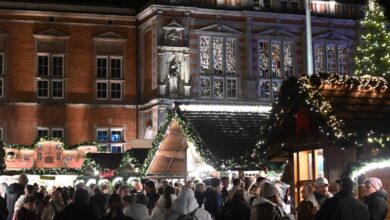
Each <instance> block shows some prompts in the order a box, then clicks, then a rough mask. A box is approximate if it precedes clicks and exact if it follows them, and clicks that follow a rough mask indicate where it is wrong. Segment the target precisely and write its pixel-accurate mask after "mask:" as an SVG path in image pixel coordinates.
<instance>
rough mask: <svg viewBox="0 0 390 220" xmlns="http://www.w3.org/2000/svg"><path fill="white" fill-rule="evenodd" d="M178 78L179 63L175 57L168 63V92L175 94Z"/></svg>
mask: <svg viewBox="0 0 390 220" xmlns="http://www.w3.org/2000/svg"><path fill="white" fill-rule="evenodd" d="M179 77H180V62H178V61H177V60H176V57H173V58H172V60H171V61H170V62H169V69H168V79H169V92H170V93H171V94H172V93H177V92H178V89H177V88H178V84H179Z"/></svg>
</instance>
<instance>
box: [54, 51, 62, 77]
mask: <svg viewBox="0 0 390 220" xmlns="http://www.w3.org/2000/svg"><path fill="white" fill-rule="evenodd" d="M51 60H52V64H51V73H52V76H55V77H63V76H64V56H63V55H53V56H52V57H51Z"/></svg>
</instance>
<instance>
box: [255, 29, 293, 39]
mask: <svg viewBox="0 0 390 220" xmlns="http://www.w3.org/2000/svg"><path fill="white" fill-rule="evenodd" d="M256 37H268V38H274V37H284V38H292V39H296V38H299V36H298V35H296V34H294V33H292V32H289V31H286V30H284V29H281V28H272V29H269V30H266V31H262V32H260V33H257V34H256Z"/></svg>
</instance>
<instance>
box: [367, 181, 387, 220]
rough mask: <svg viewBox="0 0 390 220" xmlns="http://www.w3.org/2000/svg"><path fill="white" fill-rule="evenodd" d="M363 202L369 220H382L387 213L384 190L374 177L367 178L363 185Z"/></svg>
mask: <svg viewBox="0 0 390 220" xmlns="http://www.w3.org/2000/svg"><path fill="white" fill-rule="evenodd" d="M363 193H364V196H365V197H363V202H364V204H366V205H367V206H368V211H369V213H370V220H383V219H385V218H386V214H387V211H388V208H387V197H388V194H387V192H386V190H384V189H383V187H382V181H381V180H380V179H378V178H376V177H372V178H368V179H366V180H365V181H364V183H363Z"/></svg>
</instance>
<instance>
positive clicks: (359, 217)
mask: <svg viewBox="0 0 390 220" xmlns="http://www.w3.org/2000/svg"><path fill="white" fill-rule="evenodd" d="M338 183H339V184H340V185H341V191H340V192H338V193H336V195H335V196H334V197H332V198H330V199H327V200H326V201H325V203H324V204H323V205H322V206H321V208H320V210H319V211H318V212H317V213H316V215H315V219H316V220H368V219H369V214H368V208H367V206H366V205H365V204H364V203H362V202H360V201H359V200H357V199H355V196H354V194H353V192H352V191H353V182H352V180H351V179H350V178H343V179H341V180H340V181H338Z"/></svg>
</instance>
